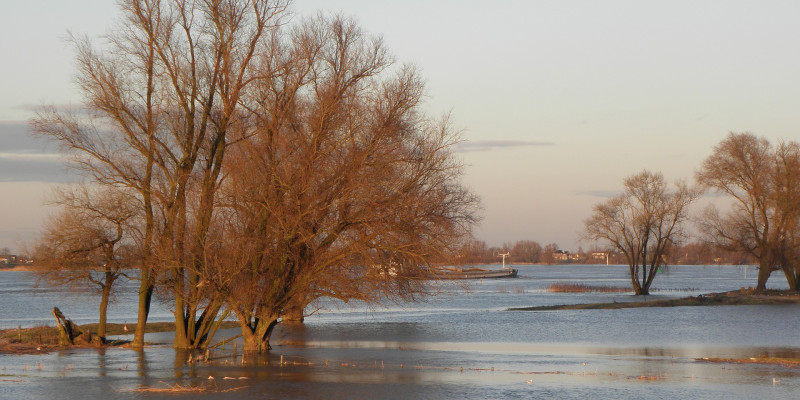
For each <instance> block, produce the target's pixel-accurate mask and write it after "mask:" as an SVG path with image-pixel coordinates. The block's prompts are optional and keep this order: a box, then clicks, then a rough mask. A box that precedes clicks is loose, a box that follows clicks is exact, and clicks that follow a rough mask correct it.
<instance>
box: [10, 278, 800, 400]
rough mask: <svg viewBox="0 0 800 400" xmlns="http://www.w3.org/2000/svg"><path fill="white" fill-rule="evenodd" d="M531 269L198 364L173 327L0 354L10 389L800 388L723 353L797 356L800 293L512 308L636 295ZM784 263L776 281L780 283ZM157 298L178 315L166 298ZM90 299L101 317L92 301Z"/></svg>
mask: <svg viewBox="0 0 800 400" xmlns="http://www.w3.org/2000/svg"><path fill="white" fill-rule="evenodd" d="M745 274H747V275H748V276H749V278H751V279H750V280H748V279H747V278H746V277H745ZM520 276H521V277H520V278H518V279H509V280H495V281H489V280H485V281H482V282H481V281H476V282H472V283H470V285H469V286H468V287H461V286H457V285H446V286H444V287H443V288H442V293H441V295H439V296H437V297H435V298H431V299H428V300H427V301H425V302H420V303H414V304H393V305H389V306H384V307H374V308H369V307H364V306H358V305H356V306H352V305H348V306H344V305H340V304H335V303H325V304H320V305H319V306H320V307H322V308H323V309H322V311H320V312H319V313H317V314H315V315H312V316H311V317H309V318H308V319H307V323H306V324H304V325H300V326H297V325H295V326H292V325H285V326H279V327H278V328H277V329H276V332H275V334H274V337H273V345H274V350H273V351H272V352H270V353H269V354H266V355H261V356H255V355H252V356H245V357H244V358H243V357H242V355H241V353H240V352H239V353H238V354H235V355H234V354H233V346H232V344H229V345H226V347H225V350H224V351H223V350H222V348H221V347H220V348H217V349H215V350H213V351H212V352H211V358H212V360H211V362H210V363H207V362H194V363H192V364H187V363H186V361H187V360H188V354H186V353H183V352H176V351H175V350H173V349H172V348H171V347H170V345H169V344H168V342H169V341H170V339H171V334H170V333H162V334H152V335H148V339H149V340H151V341H154V342H161V343H166V344H165V345H161V346H152V347H149V348H147V349H145V350H144V351H143V352H136V351H133V350H130V349H120V348H109V349H100V350H97V349H77V350H69V351H64V352H59V353H52V354H46V355H20V356H12V355H0V398H22V399H24V398H30V399H34V398H45V397H47V398H74V397H86V398H107V397H114V398H130V399H134V398H136V399H139V398H147V399H149V398H175V397H176V396H177V397H180V396H192V398H195V397H199V398H231V399H233V398H236V399H242V398H267V399H279V398H308V399H317V398H325V399H337V398H341V399H349V398H377V399H406V398H422V399H425V398H430V399H440V398H498V399H500V398H533V397H558V398H578V397H581V398H586V397H591V398H630V397H636V398H689V397H691V398H723V397H724V398H754V397H763V398H795V397H796V393H797V392H798V390H800V370H798V368H797V367H795V366H791V365H782V364H777V363H776V364H768V363H736V362H724V361H720V360H713V359H750V358H767V357H770V358H795V359H797V358H800V345H798V342H797V338H798V336H797V332H798V328H800V322H798V321H800V306H797V305H780V306H773V305H755V306H717V307H669V308H646V309H621V310H561V311H541V312H513V311H505V310H506V309H508V308H512V307H530V306H542V305H555V304H568V303H572V304H578V303H590V302H612V301H631V300H633V299H636V297H635V296H631V295H628V294H620V293H550V292H547V291H546V290H544V288H546V287H547V286H548V285H550V284H552V283H553V282H557V281H571V280H572V281H576V282H581V283H591V284H598V285H616V286H619V285H621V284H624V282H625V279H626V276H625V268H623V267H615V266H612V267H606V266H550V267H548V266H521V267H520ZM754 277H755V272H754V270H753V269H751V270H750V271H746V270H743V269H742V267H671V268H670V269H669V270H668V271H667V272H666V273H665V274H663V275H659V277H658V278H657V279H656V284H655V286H656V291H655V292H654V293H655V294H654V295H652V296H648V298H649V299H665V298H674V297H685V296H688V295H697V294H700V293H709V292H714V291H725V290H734V289H738V288H739V287H742V286H748V285H752V284H753V283H752V282H751V280H753V279H754ZM778 278H780V277H779V276H778V275H775V276H773V278H772V280H771V281H770V283H771V285H770V287H774V288H776V289H781V288H782V287H781V282H780V280H779V279H778ZM0 279H2V274H0ZM6 279H8V278H6ZM0 283H1V284H0V287H8V285H9V282H7V281H5V282H0ZM22 284H24V282H22V283H20V282H18V285H22ZM12 286H13V285H12ZM3 296H4V297H3V298H4V299H5V298H6V297H5V296H6V295H5V294H4V295H3ZM47 296H55V295H54V294H52V293H49V292H48V294H47ZM47 299H49V300H53V299H55V297H47ZM59 301H62V302H64V301H66V300H65V299H60V300H59ZM161 307H163V308H164V310H162V312H163V313H165V314H166V315H167V316H168V315H169V314H168V304H167V303H164V304H161ZM62 309H63V307H62ZM3 313H4V314H3V315H8V311H7V310H4V311H3ZM82 313H83V311H80V309H78V308H76V309H75V310H74V311H73V314H74V315H77V316H78V318H84V317H83V315H82ZM85 313H86V319H90V317H91V309H89V308H88V306H87V310H86V311H85ZM27 317H29V318H33V317H34V315H31V314H28V315H27ZM119 317H120V316H117V317H115V318H119ZM121 318H128V320H129V321H130V320H131V319H132V317H127V316H122V317H121ZM44 319H46V318H44ZM8 320H9V321H13V320H18V319H17V318H16V317H13V316H12V317H10V318H9V319H8ZM0 323H3V324H4V325H3V327H9V326H8V322H3V318H0ZM12 323H13V322H12ZM15 326H16V325H12V327H15ZM236 334H238V332H237V330H235V329H232V330H224V331H221V332H219V333H218V335H217V339H218V340H221V339H222V338H223V337H227V338H230V337H232V336H235V335H236ZM238 346H239V348H241V347H240V346H241V345H240V344H239V345H238ZM706 359H707V360H706ZM209 378H212V379H209ZM226 378H227V379H226ZM176 385H180V386H176ZM140 388H157V389H167V388H196V389H199V390H203V391H202V392H191V394H188V393H185V394H183V395H181V394H175V393H168V392H151V391H145V392H142V391H137V390H138V389H140ZM228 390H231V391H228Z"/></svg>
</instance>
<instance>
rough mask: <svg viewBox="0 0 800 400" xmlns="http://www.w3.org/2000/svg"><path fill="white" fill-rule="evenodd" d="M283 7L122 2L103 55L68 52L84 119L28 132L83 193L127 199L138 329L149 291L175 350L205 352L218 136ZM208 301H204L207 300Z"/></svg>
mask: <svg viewBox="0 0 800 400" xmlns="http://www.w3.org/2000/svg"><path fill="white" fill-rule="evenodd" d="M286 3H287V1H284V0H276V1H268V0H255V1H247V0H233V1H221V0H207V1H199V2H196V1H189V0H178V1H161V0H125V1H123V2H121V9H122V12H123V20H122V21H123V22H122V24H121V25H120V26H119V27H118V28H117V29H116V30H115V31H113V32H112V34H110V35H109V36H108V44H107V46H106V47H105V48H103V49H99V50H98V49H95V48H94V47H93V46H92V44H91V43H90V42H89V41H88V40H76V47H77V49H78V65H79V73H78V83H79V84H80V89H81V91H82V93H83V95H84V97H85V99H86V100H85V103H84V106H85V108H86V114H85V115H76V114H66V113H63V112H58V111H57V110H54V109H46V110H44V111H43V112H42V113H40V115H39V116H38V117H37V118H36V119H34V121H33V124H34V127H35V128H36V130H37V131H38V132H40V133H41V134H44V135H47V136H50V137H52V138H54V139H55V140H58V141H60V142H61V143H62V144H63V145H64V147H65V148H66V149H67V150H68V151H71V152H72V153H73V154H75V156H76V157H75V159H74V163H73V165H74V166H75V167H77V168H78V169H80V170H83V171H85V172H86V173H87V174H88V176H89V177H90V179H91V180H92V181H94V182H97V183H100V184H107V185H124V186H127V187H130V188H133V189H135V190H136V191H137V192H138V194H139V196H140V198H141V205H142V208H143V210H144V212H143V215H144V216H145V217H144V218H145V228H144V229H143V234H142V237H141V240H142V246H141V248H142V252H143V259H144V261H143V263H142V265H143V269H142V284H141V288H140V305H139V318H138V323H137V328H136V334H135V338H134V342H133V344H134V346H141V345H142V344H143V342H142V340H143V334H144V324H145V323H146V320H147V314H148V310H149V303H150V299H151V297H152V293H153V285H154V284H155V283H156V279H155V274H156V273H159V274H160V276H161V283H163V284H164V285H165V286H166V287H169V288H170V292H171V295H172V296H173V298H174V301H175V322H176V332H175V346H176V347H180V348H193V347H202V346H204V345H205V344H207V341H208V340H210V335H209V333H210V332H212V331H213V329H215V326H216V324H217V322H218V320H219V319H218V318H217V317H218V316H220V314H219V313H220V311H221V309H222V307H223V302H222V301H221V299H220V298H219V296H217V294H216V293H215V292H208V291H206V290H202V289H201V286H200V285H199V284H200V283H201V282H202V281H203V279H202V276H203V274H205V273H206V270H207V269H208V268H210V267H209V265H207V261H208V260H209V257H206V254H205V253H206V251H207V250H208V249H209V248H210V247H211V246H212V244H211V243H208V239H209V231H210V229H211V226H212V222H211V220H212V216H213V215H214V208H215V200H216V191H217V189H218V188H219V184H220V181H221V174H222V166H223V161H224V158H225V153H226V148H227V145H228V144H229V142H230V138H229V132H230V131H231V130H233V129H239V125H240V124H241V122H242V118H243V117H242V114H241V113H240V110H239V108H240V106H241V104H242V103H241V97H242V95H243V94H244V93H245V88H246V86H247V85H249V84H250V83H251V82H252V81H253V79H254V78H255V76H254V71H253V69H252V64H253V60H254V57H255V55H256V54H257V53H258V52H260V51H261V49H262V45H263V42H264V37H265V35H266V34H267V33H268V32H269V31H270V30H271V29H273V28H275V27H276V26H277V25H279V24H280V16H281V15H282V14H283V12H284V10H285V8H286ZM207 296H211V297H207Z"/></svg>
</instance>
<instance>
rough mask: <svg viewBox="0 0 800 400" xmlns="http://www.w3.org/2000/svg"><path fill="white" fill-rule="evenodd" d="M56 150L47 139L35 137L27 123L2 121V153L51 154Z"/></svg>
mask: <svg viewBox="0 0 800 400" xmlns="http://www.w3.org/2000/svg"><path fill="white" fill-rule="evenodd" d="M56 148H57V146H56V145H55V144H53V143H49V142H48V141H47V140H46V139H43V138H37V137H34V136H33V134H32V132H31V128H30V126H29V125H28V123H27V122H21V121H0V153H18V152H22V153H49V152H52V149H56ZM48 149H49V150H51V151H48Z"/></svg>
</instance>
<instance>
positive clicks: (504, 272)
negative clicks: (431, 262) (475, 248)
mask: <svg viewBox="0 0 800 400" xmlns="http://www.w3.org/2000/svg"><path fill="white" fill-rule="evenodd" d="M517 272H519V271H518V270H516V269H514V268H503V269H485V268H453V267H450V268H437V269H436V270H435V271H431V273H430V278H431V279H496V278H516V277H517Z"/></svg>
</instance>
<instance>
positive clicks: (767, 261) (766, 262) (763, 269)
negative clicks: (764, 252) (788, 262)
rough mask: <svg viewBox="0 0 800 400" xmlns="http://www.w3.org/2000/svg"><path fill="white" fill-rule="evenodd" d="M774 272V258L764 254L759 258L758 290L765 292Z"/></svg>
mask: <svg viewBox="0 0 800 400" xmlns="http://www.w3.org/2000/svg"><path fill="white" fill-rule="evenodd" d="M771 274H772V258H771V257H768V256H767V257H765V256H762V257H761V258H760V259H759V265H758V283H757V285H756V291H757V292H763V291H765V290H767V280H768V279H769V276H770V275H771Z"/></svg>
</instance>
